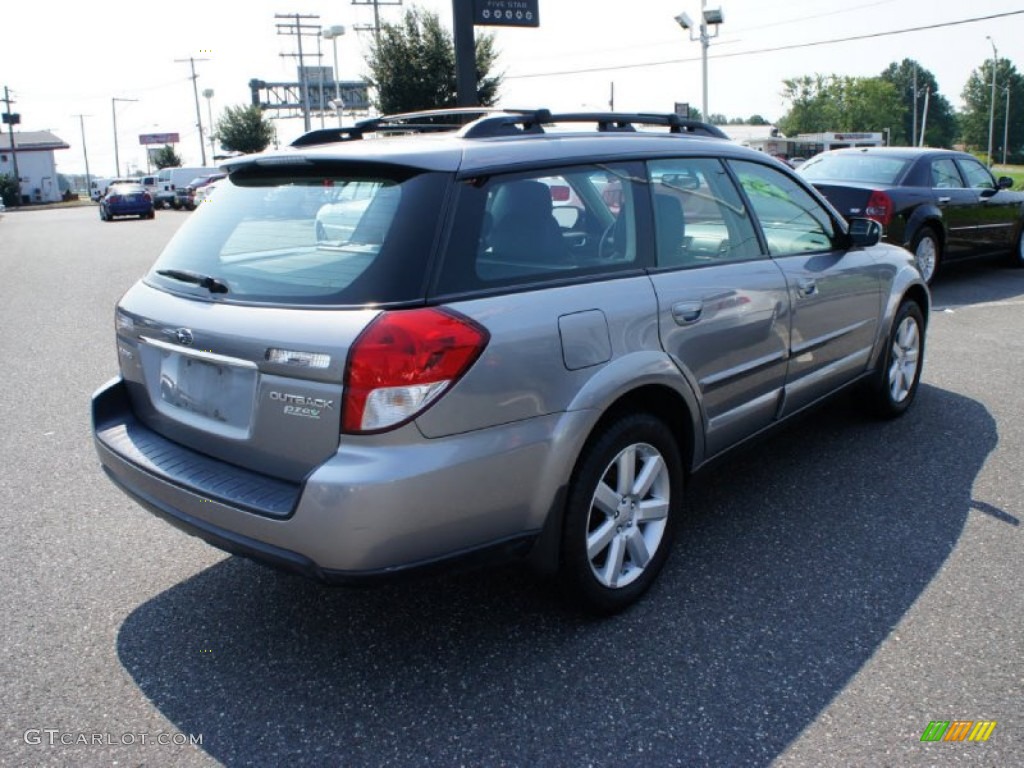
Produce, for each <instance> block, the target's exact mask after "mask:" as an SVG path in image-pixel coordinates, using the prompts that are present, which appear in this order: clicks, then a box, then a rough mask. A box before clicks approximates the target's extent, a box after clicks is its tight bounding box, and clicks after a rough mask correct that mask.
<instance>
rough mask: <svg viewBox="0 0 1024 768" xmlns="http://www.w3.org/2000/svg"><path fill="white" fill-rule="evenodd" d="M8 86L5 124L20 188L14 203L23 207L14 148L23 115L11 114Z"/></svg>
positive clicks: (15, 178)
mask: <svg viewBox="0 0 1024 768" xmlns="http://www.w3.org/2000/svg"><path fill="white" fill-rule="evenodd" d="M14 103H15V102H14V99H12V98H11V94H10V92H9V91H8V90H7V86H6V85H5V86H4V105H5V107H4V122H5V123H7V135H8V136H9V137H10V139H11V162H12V163H13V165H14V181H15V184H16V185H17V187H18V194H17V195H16V199H15V201H14V204H15V205H21V172H20V171H19V170H18V151H17V148H16V147H15V146H14V126H15V125H17V124H18V123H20V122H21V115H19V114H15V113H12V112H11V104H14Z"/></svg>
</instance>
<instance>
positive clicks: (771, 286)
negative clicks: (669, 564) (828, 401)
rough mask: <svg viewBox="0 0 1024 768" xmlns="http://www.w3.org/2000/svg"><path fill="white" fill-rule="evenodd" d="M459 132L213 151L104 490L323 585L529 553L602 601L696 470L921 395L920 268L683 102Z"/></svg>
mask: <svg viewBox="0 0 1024 768" xmlns="http://www.w3.org/2000/svg"><path fill="white" fill-rule="evenodd" d="M451 119H452V116H451V115H447V116H445V115H437V114H418V115H404V116H397V117H391V118H377V119H374V120H370V121H366V122H363V123H360V124H357V125H356V126H354V127H351V128H343V129H333V130H326V131H315V132H313V133H311V134H307V135H306V136H304V137H302V138H300V139H299V140H297V141H296V142H295V144H294V145H293V146H292V147H290V148H288V149H287V150H282V151H278V152H270V153H265V154H258V155H252V156H247V157H241V158H238V159H235V160H232V161H230V162H229V163H228V164H227V165H226V169H227V171H228V174H229V175H228V178H227V179H226V180H225V181H224V182H222V187H221V189H220V190H218V194H217V196H216V197H215V198H214V199H213V200H212V201H211V202H210V204H208V205H203V206H200V208H199V210H198V211H197V212H196V214H195V215H194V217H193V218H192V219H191V220H190V221H188V222H187V223H185V224H184V225H183V226H182V228H181V229H180V230H179V231H178V233H177V234H176V235H175V237H174V238H173V239H172V241H171V242H170V243H169V244H168V245H167V247H166V249H165V250H164V252H163V253H162V254H161V255H160V257H159V258H158V260H157V261H156V263H155V264H154V265H153V267H152V269H151V271H150V272H149V273H148V274H147V275H146V276H145V277H144V278H143V279H142V280H141V281H139V282H138V283H137V284H136V285H135V286H134V287H133V288H131V289H130V290H129V291H128V292H127V293H126V294H125V295H124V297H123V298H122V299H121V300H120V303H119V304H118V306H117V309H116V317H115V324H116V343H117V351H118V357H119V362H120V375H119V376H118V377H117V378H115V379H114V380H112V381H110V382H109V383H107V384H106V385H105V386H104V387H102V388H101V389H100V390H99V391H98V392H97V393H96V394H95V396H94V398H93V424H94V437H95V445H96V449H97V451H98V453H99V457H100V461H101V463H102V466H103V469H104V470H105V471H106V473H107V474H108V476H109V477H110V478H111V479H112V480H113V481H114V483H115V484H116V485H118V486H119V487H120V488H121V489H122V490H124V491H125V492H126V493H127V494H128V495H129V496H131V497H132V498H134V499H135V500H136V501H138V502H139V503H140V504H142V505H143V506H144V507H146V508H148V509H149V510H150V511H152V512H154V513H156V514H157V515H160V516H161V517H163V518H165V519H166V520H168V521H169V522H171V523H172V524H174V525H176V526H178V527H180V528H182V529H184V530H186V531H188V532H189V533H192V534H194V535H197V536H199V537H201V538H203V539H205V540H206V541H208V542H209V543H211V544H213V545H215V546H217V547H220V548H222V549H224V550H227V551H228V552H233V553H237V554H240V555H245V556H248V557H252V558H254V559H257V560H260V561H263V562H267V563H270V564H273V565H276V566H279V567H282V568H285V569H289V570H293V571H298V572H301V573H304V574H306V575H309V576H312V577H315V578H318V579H323V580H326V581H340V582H344V581H348V580H356V579H362V578H366V577H375V576H376V577H379V576H387V575H392V574H396V573H399V572H405V571H411V570H414V569H418V568H421V567H425V566H435V565H443V564H451V563H453V562H456V561H465V560H489V559H491V560H493V559H504V558H508V557H518V558H524V559H525V560H527V561H528V562H529V563H531V564H532V565H533V566H535V567H536V568H538V569H539V570H541V571H542V572H547V573H555V574H558V576H559V578H560V581H561V582H562V583H563V584H564V585H565V587H566V590H567V593H568V594H569V595H571V596H572V597H573V598H574V600H575V601H576V603H577V604H579V605H580V606H582V607H583V608H585V609H587V610H590V611H593V612H597V613H609V612H613V611H616V610H619V609H622V608H624V607H625V606H627V605H629V604H630V603H632V602H633V601H635V600H636V599H637V598H638V597H639V596H640V595H641V594H643V592H644V591H645V590H646V589H647V588H648V587H649V586H650V584H651V583H652V581H653V580H654V579H655V577H656V576H657V574H658V572H659V570H660V569H661V567H662V566H663V564H664V562H665V559H666V557H667V556H668V554H669V552H670V549H671V544H672V534H673V529H674V527H675V526H676V524H677V522H678V518H679V516H680V514H681V509H682V502H683V496H684V494H685V493H686V488H687V483H688V480H689V477H690V476H691V474H692V473H694V472H695V471H697V470H698V469H700V468H701V467H702V466H703V465H705V464H706V463H707V462H708V461H709V460H711V459H713V458H716V457H718V456H720V455H721V454H723V453H724V452H726V451H729V450H730V449H732V448H734V447H736V446H738V445H740V444H742V443H744V442H745V441H747V440H749V439H750V438H752V437H754V436H756V435H759V434H761V433H763V432H765V431H766V430H769V429H770V428H772V427H774V426H776V425H778V424H780V423H781V422H784V421H785V420H786V419H788V418H789V417H790V416H792V415H794V414H797V413H799V412H801V411H803V410H805V409H807V408H808V407H810V406H813V405H814V404H816V403H818V402H819V401H821V400H822V399H823V398H826V397H828V396H830V395H832V394H834V393H836V392H839V391H841V390H844V389H846V388H849V387H853V386H857V387H858V388H859V390H860V392H859V397H860V398H861V399H862V400H863V402H864V403H865V404H866V405H868V406H870V409H871V410H872V411H874V412H875V413H876V414H878V415H881V416H883V417H893V416H898V415H900V414H902V413H903V412H904V411H905V410H906V409H907V408H908V407H909V406H910V404H911V403H912V401H913V399H914V396H915V393H916V391H917V387H918V381H919V378H920V375H921V364H922V355H923V351H924V340H925V329H926V323H927V318H928V311H929V301H930V299H929V294H928V290H927V288H926V286H925V284H924V282H923V281H922V279H921V276H920V274H919V273H918V272H917V271H916V269H915V267H914V265H913V259H912V256H911V255H910V254H909V253H908V252H907V251H904V250H902V249H898V248H895V247H892V246H888V245H883V244H879V238H880V230H879V228H878V225H877V224H875V223H874V222H870V221H868V220H866V219H864V220H856V219H855V220H853V221H852V222H851V223H850V224H849V226H848V225H847V224H846V223H844V221H843V219H842V218H841V217H840V216H839V215H838V214H837V213H836V212H835V211H834V210H833V209H832V208H831V207H830V206H829V205H828V203H826V202H825V201H824V200H823V198H821V197H820V196H819V195H818V194H817V193H816V192H815V191H814V190H813V189H812V188H811V187H809V186H807V185H806V184H805V183H803V182H802V181H801V180H800V179H799V178H797V177H796V176H795V175H794V174H793V173H792V172H790V171H789V170H788V169H786V168H784V167H783V166H782V165H781V164H780V163H778V162H776V161H774V160H773V159H771V158H770V157H767V156H766V155H763V154H760V153H757V152H754V151H751V150H748V149H744V148H742V147H739V146H737V145H735V144H733V143H732V142H729V141H726V140H723V138H721V135H720V133H719V132H718V131H717V129H715V128H713V127H711V126H706V125H702V124H700V123H693V122H689V121H685V120H680V119H679V118H677V117H675V116H674V115H666V116H655V115H625V114H619V113H609V114H576V115H572V114H570V115H553V114H551V113H549V112H547V111H537V112H521V113H519V112H517V113H497V114H495V113H487V114H482V115H481V114H478V115H476V116H475V119H474V120H473V121H472V122H469V123H468V124H466V125H463V126H461V127H460V126H449V125H447V124H446V122H447V121H451ZM446 128H450V130H446Z"/></svg>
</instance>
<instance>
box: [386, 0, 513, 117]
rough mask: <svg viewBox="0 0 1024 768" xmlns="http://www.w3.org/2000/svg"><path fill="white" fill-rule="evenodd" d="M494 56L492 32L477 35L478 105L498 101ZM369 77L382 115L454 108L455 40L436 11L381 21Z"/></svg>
mask: <svg viewBox="0 0 1024 768" xmlns="http://www.w3.org/2000/svg"><path fill="white" fill-rule="evenodd" d="M497 58H498V52H497V50H496V49H495V47H494V36H493V35H489V34H478V35H477V38H476V95H477V99H478V101H479V103H480V104H481V105H482V106H485V107H489V106H493V105H494V103H495V102H496V101H497V100H498V88H499V87H500V86H501V81H502V75H500V74H497V75H492V74H491V70H492V69H493V68H494V65H495V63H496V61H497ZM366 63H367V66H368V67H369V68H370V75H369V77H368V78H367V80H369V82H370V84H371V85H372V86H373V87H374V88H375V89H376V91H377V96H376V99H375V101H374V105H375V106H376V107H377V109H379V110H380V111H381V112H382V113H383V114H394V113H396V112H414V111H416V110H421V109H439V108H444V107H454V106H455V105H456V104H457V98H456V97H457V90H456V86H455V44H454V42H453V41H452V35H451V33H450V32H449V31H448V30H447V29H445V28H444V27H443V26H442V25H441V20H440V18H439V17H438V15H437V14H436V13H434V12H432V11H427V10H423V9H421V8H415V7H413V8H410V9H409V10H407V11H406V12H405V18H404V19H403V20H402V22H401V23H399V24H383V25H382V27H381V30H380V36H379V37H378V38H377V39H376V40H375V41H374V42H372V43H371V44H370V53H369V55H368V57H367V59H366Z"/></svg>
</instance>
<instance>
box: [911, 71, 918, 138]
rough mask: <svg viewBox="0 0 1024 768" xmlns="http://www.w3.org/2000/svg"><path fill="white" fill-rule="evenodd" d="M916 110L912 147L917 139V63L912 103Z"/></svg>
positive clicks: (912, 131)
mask: <svg viewBox="0 0 1024 768" xmlns="http://www.w3.org/2000/svg"><path fill="white" fill-rule="evenodd" d="M911 103H912V105H913V109H914V124H913V127H912V128H911V129H910V146H914V140H915V139H916V138H917V63H916V62H915V63H914V100H913V102H911Z"/></svg>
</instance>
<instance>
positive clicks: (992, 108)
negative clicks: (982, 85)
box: [985, 35, 999, 166]
mask: <svg viewBox="0 0 1024 768" xmlns="http://www.w3.org/2000/svg"><path fill="white" fill-rule="evenodd" d="M985 39H986V40H988V41H989V42H990V43H992V99H991V102H990V103H989V107H988V164H989V165H990V166H991V165H992V162H993V161H992V128H993V126H994V125H995V120H996V66H997V65H998V64H999V53H998V52H997V51H996V43H995V41H994V40H993V39H992V38H991V37H989V36H988V35H985Z"/></svg>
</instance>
